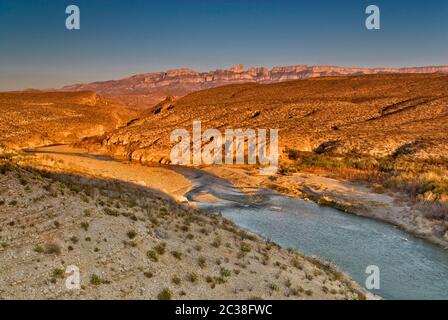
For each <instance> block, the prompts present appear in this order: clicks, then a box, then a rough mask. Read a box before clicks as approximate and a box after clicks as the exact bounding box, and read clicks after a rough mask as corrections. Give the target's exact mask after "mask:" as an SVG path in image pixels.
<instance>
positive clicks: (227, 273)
mask: <svg viewBox="0 0 448 320" xmlns="http://www.w3.org/2000/svg"><path fill="white" fill-rule="evenodd" d="M231 275H232V272H231V271H230V270H229V269H226V268H221V276H223V277H230V276H231Z"/></svg>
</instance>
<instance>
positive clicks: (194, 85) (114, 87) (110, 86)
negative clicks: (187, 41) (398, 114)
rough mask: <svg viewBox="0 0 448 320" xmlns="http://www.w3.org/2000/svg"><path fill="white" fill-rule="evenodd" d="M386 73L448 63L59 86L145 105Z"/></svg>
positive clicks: (170, 75)
mask: <svg viewBox="0 0 448 320" xmlns="http://www.w3.org/2000/svg"><path fill="white" fill-rule="evenodd" d="M390 73H394V74H395V73H399V74H400V73H448V66H431V67H416V68H347V67H337V66H306V65H298V66H283V67H274V68H272V69H271V70H269V69H267V68H264V67H257V68H249V69H247V70H245V69H244V66H243V65H238V66H235V67H232V68H230V69H224V70H221V69H218V70H215V71H208V72H196V71H194V70H191V69H175V70H169V71H166V72H154V73H143V74H138V75H134V76H132V77H128V78H124V79H120V80H112V81H103V82H93V83H88V84H75V85H71V86H66V87H64V88H63V90H66V91H67V90H68V91H85V90H92V91H95V92H97V93H98V94H101V95H105V96H113V97H116V98H117V99H119V100H120V101H121V102H124V103H126V104H127V105H128V106H134V107H137V108H146V107H148V106H150V105H152V104H155V103H158V102H160V101H161V100H163V99H164V98H165V97H166V96H170V95H173V96H177V97H181V96H184V95H186V94H188V93H190V92H192V91H197V90H201V89H207V88H212V87H218V86H222V85H226V84H232V83H246V82H255V83H272V82H281V81H288V80H301V79H308V78H316V77H324V76H354V75H364V74H390Z"/></svg>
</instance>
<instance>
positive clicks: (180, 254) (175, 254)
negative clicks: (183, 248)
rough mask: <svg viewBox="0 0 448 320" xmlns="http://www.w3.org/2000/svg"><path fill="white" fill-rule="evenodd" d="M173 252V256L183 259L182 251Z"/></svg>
mask: <svg viewBox="0 0 448 320" xmlns="http://www.w3.org/2000/svg"><path fill="white" fill-rule="evenodd" d="M171 254H172V255H173V257H174V258H176V259H177V260H181V259H182V253H180V252H179V251H171Z"/></svg>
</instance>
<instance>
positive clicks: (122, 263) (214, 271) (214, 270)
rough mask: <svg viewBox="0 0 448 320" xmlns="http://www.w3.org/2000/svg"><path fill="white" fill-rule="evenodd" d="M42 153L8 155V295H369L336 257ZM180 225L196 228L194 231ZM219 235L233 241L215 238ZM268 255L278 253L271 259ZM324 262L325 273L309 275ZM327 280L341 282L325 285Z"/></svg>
mask: <svg viewBox="0 0 448 320" xmlns="http://www.w3.org/2000/svg"><path fill="white" fill-rule="evenodd" d="M36 162H37V159H34V157H30V156H29V155H28V156H14V155H10V156H8V157H3V158H2V160H0V167H1V168H2V174H0V199H2V200H3V201H4V202H3V204H2V205H1V209H2V215H1V217H0V241H1V242H2V246H1V247H0V261H2V277H1V278H0V298H28V299H35V298H39V299H42V298H45V299H62V298H82V299H93V298H95V299H98V298H99V299H115V298H122V299H148V298H149V299H179V298H186V299H193V298H196V299H199V298H205V297H206V298H221V299H226V298H237V299H248V298H250V297H253V296H259V297H264V298H274V299H284V298H291V299H306V298H310V297H311V296H308V295H306V294H302V293H301V292H298V291H295V289H294V288H297V287H299V286H300V287H303V288H305V289H306V290H312V291H313V292H315V294H313V296H312V298H325V299H353V298H359V297H362V296H363V290H362V289H361V288H360V287H359V286H358V285H356V284H355V283H354V282H352V281H351V280H350V279H349V278H348V277H346V276H336V274H337V271H336V270H334V269H333V267H331V266H330V265H328V266H329V267H328V268H327V267H325V268H323V267H322V266H319V265H318V264H317V262H316V260H314V259H311V258H306V257H304V256H303V255H301V254H300V253H297V252H295V251H292V250H289V251H287V250H284V249H281V248H279V247H278V246H273V245H272V244H271V243H270V242H266V241H264V240H262V239H261V238H259V237H257V236H255V235H250V234H248V233H247V232H243V231H242V230H241V229H240V228H238V227H237V226H236V225H234V224H233V223H232V222H230V221H228V220H226V219H224V218H223V217H221V216H219V215H207V214H204V213H203V212H201V211H199V210H196V209H193V208H190V207H187V206H184V205H181V204H178V203H176V202H174V201H173V200H171V199H170V198H169V197H167V196H165V195H163V194H161V193H160V192H156V191H154V190H151V189H149V188H147V187H142V186H138V185H134V184H131V183H126V182H122V181H118V180H111V179H100V178H96V177H92V176H87V175H79V174H74V173H64V172H61V171H59V170H58V171H52V170H51V168H48V170H41V169H38V168H37V167H35V164H36ZM21 181H26V182H27V183H26V184H23V183H22V182H21ZM84 197H87V198H88V200H89V201H83V200H82V199H83V198H84ZM13 201H15V202H16V204H14V205H12V204H11V203H12V202H13ZM106 208H108V209H109V210H105V209H106ZM108 212H116V213H117V214H113V215H110V214H108ZM86 213H87V214H86ZM154 219H157V220H158V223H157V224H154V223H153V222H152V221H154ZM56 222H57V223H56ZM178 226H185V227H188V233H191V234H192V235H194V238H192V239H190V240H188V241H185V236H186V233H185V232H184V231H182V230H181V228H178ZM204 229H206V230H209V231H208V232H207V233H204V232H201V230H204ZM218 237H219V238H220V239H221V241H222V243H223V244H227V243H228V244H229V245H221V246H219V247H218V248H217V247H215V246H213V245H212V242H213V241H214V239H216V238H218ZM131 242H132V245H130V243H131ZM241 252H244V255H241V254H240V253H241ZM167 253H170V254H167ZM205 257H206V258H205ZM266 257H270V258H271V261H276V262H278V263H273V262H265V263H262V261H266ZM215 261H216V264H215ZM218 261H219V265H218V264H217V262H218ZM292 261H294V263H292ZM299 263H300V266H301V268H300V269H298V268H297V267H296V266H297V265H298V264H299ZM198 264H199V266H198ZM69 265H76V266H77V267H78V268H79V270H80V275H81V288H80V289H79V290H68V289H66V287H65V281H64V277H65V276H66V275H65V269H66V267H67V266H69ZM316 268H317V269H319V270H321V273H319V275H318V276H316V277H314V278H313V279H311V280H310V279H308V278H307V277H306V274H307V273H311V272H313V270H316ZM234 270H237V271H234ZM286 279H289V280H288V281H289V282H288V286H286V285H283V283H286ZM271 283H276V284H277V286H278V290H274V291H273V290H271V289H270V288H269V284H271ZM323 285H325V286H326V287H328V288H329V289H330V290H333V291H331V292H330V291H328V292H323V291H321V290H319V288H321V287H322V286H323ZM332 292H333V293H332Z"/></svg>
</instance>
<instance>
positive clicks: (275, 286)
mask: <svg viewBox="0 0 448 320" xmlns="http://www.w3.org/2000/svg"><path fill="white" fill-rule="evenodd" d="M269 289H271V290H272V291H279V290H280V287H279V286H278V285H277V284H275V283H271V284H270V285H269Z"/></svg>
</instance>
